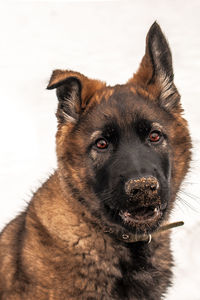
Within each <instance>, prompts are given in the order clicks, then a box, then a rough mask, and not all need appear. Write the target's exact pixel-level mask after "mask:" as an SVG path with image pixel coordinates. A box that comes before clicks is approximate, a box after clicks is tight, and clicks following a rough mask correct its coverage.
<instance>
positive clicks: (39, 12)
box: [0, 0, 200, 300]
mask: <svg viewBox="0 0 200 300" xmlns="http://www.w3.org/2000/svg"><path fill="white" fill-rule="evenodd" d="M155 20H157V21H158V22H159V24H160V25H161V27H162V29H163V31H164V33H165V34H166V36H167V38H168V40H169V43H170V46H171V50H172V54H173V60H174V71H175V83H176V85H177V87H178V89H179V91H180V93H181V95H182V103H183V106H184V108H185V117H186V118H187V119H188V121H189V125H190V130H191V134H192V138H193V144H194V149H193V152H194V154H193V162H192V166H191V171H190V173H189V176H188V177H187V179H186V180H185V183H184V184H183V186H182V189H181V192H180V193H179V197H178V199H177V206H176V209H175V210H174V212H173V215H172V218H171V219H172V221H178V220H184V221H185V225H184V228H179V229H174V230H173V236H172V247H173V251H174V256H175V261H176V267H175V268H174V273H175V275H174V285H173V287H172V288H170V289H169V293H168V295H167V296H166V299H168V300H200V255H199V253H200V197H199V194H200V182H199V181H200V168H199V165H200V154H199V152H200V137H199V130H200V1H198V0H190V1H187V2H186V3H184V1H183V0H174V1H172V0H171V1H170V0H168V1H160V0H151V1H145V0H136V1H134V0H133V1H124V0H123V1H88V2H86V1H71V2H70V1H56V0H55V1H39V0H38V1H12V2H11V1H0V101H1V102H0V129H1V146H0V229H2V228H3V226H4V225H5V224H6V223H7V222H8V221H9V220H11V219H12V218H13V217H15V215H16V214H17V213H19V212H20V211H21V210H22V209H23V208H24V207H26V205H27V204H26V203H27V202H28V201H29V199H30V198H31V194H32V192H34V191H35V190H36V189H37V187H38V186H39V185H40V184H41V182H43V181H44V180H45V179H46V178H47V177H48V175H49V174H50V173H51V172H52V171H53V169H54V168H56V157H55V138H54V136H55V132H56V118H55V115H54V114H55V111H56V105H57V100H56V97H55V92H54V91H47V90H46V89H45V88H46V86H47V83H48V80H49V77H50V75H51V72H52V70H53V69H56V68H61V69H72V70H75V71H79V72H82V73H84V74H85V75H86V76H89V77H92V78H97V79H102V80H105V81H107V83H108V84H116V83H124V82H126V81H127V79H129V78H130V77H131V76H132V73H133V72H135V71H136V69H137V68H138V65H139V62H140V60H141V58H142V56H143V54H144V46H145V36H146V33H147V31H148V29H149V27H150V25H151V24H152V23H153V22H154V21H155ZM155 300H156V299H155Z"/></svg>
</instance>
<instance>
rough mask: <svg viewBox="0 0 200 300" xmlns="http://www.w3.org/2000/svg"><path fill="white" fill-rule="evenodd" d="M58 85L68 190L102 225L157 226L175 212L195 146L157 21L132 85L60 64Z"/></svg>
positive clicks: (54, 84) (54, 81) (54, 82)
mask: <svg viewBox="0 0 200 300" xmlns="http://www.w3.org/2000/svg"><path fill="white" fill-rule="evenodd" d="M53 88H56V90H57V96H58V100H59V106H58V111H57V118H58V132H57V156H58V166H59V168H58V169H59V176H60V179H61V181H62V184H63V189H64V190H65V187H67V190H68V191H69V189H70V191H71V193H72V194H73V195H74V198H76V199H77V200H78V201H79V202H80V203H81V205H82V207H83V208H84V209H85V211H87V214H90V215H91V216H92V218H93V220H95V221H94V222H97V223H99V224H100V225H101V226H103V227H105V226H111V227H114V228H115V229H116V230H121V229H126V230H128V231H129V232H136V233H144V232H148V233H149V232H152V231H154V230H155V229H156V228H157V227H158V226H159V225H160V224H161V222H162V221H163V220H164V219H166V218H168V216H169V213H170V211H171V209H172V207H173V202H174V200H175V196H176V193H177V191H178V189H179V186H180V184H181V182H182V180H183V178H184V176H185V174H186V172H187V170H188V167H189V161H190V148H191V144H190V136H189V132H188V129H187V123H186V121H185V120H184V119H183V118H182V116H181V114H182V108H181V104H180V95H179V93H178V91H177V89H176V87H175V85H174V82H173V69H172V58H171V52H170V49H169V46H168V43H167V41H166V39H165V37H164V35H163V33H162V31H161V29H160V27H159V26H158V24H157V23H154V24H153V25H152V27H151V28H150V30H149V32H148V35H147V39H146V52H145V55H144V57H143V59H142V62H141V64H140V67H139V70H138V71H137V73H136V74H134V76H133V77H132V78H131V79H130V80H129V81H128V82H127V84H125V85H117V86H114V87H110V86H106V84H105V83H103V82H101V81H98V80H91V79H88V78H87V77H85V76H84V75H82V74H80V73H77V72H72V71H61V70H56V71H54V72H53V75H52V77H51V79H50V82H49V85H48V89H53Z"/></svg>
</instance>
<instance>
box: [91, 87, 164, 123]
mask: <svg viewBox="0 0 200 300" xmlns="http://www.w3.org/2000/svg"><path fill="white" fill-rule="evenodd" d="M96 99H97V101H94V102H93V106H92V107H91V110H90V126H91V124H94V125H97V127H99V128H100V127H101V124H102V126H104V124H105V123H111V122H112V123H117V124H118V125H119V126H120V127H123V126H126V125H129V124H132V123H134V122H137V121H139V120H149V121H150V122H155V121H158V122H159V119H160V122H161V123H162V121H163V116H162V115H163V114H164V115H165V112H162V109H161V108H160V107H159V106H158V105H157V104H156V102H155V101H153V100H151V99H148V98H147V97H144V96H142V95H140V94H139V93H137V91H136V90H134V89H131V88H130V87H129V86H127V85H124V86H123V85H118V86H116V87H114V88H108V89H105V90H103V91H102V92H101V93H98V97H97V98H96ZM96 99H95V100H96ZM91 119H93V121H92V120H91ZM91 121H92V123H91Z"/></svg>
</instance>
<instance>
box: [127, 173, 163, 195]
mask: <svg viewBox="0 0 200 300" xmlns="http://www.w3.org/2000/svg"><path fill="white" fill-rule="evenodd" d="M158 189H159V182H158V180H157V179H156V178H155V177H153V176H149V177H140V178H136V179H129V180H128V181H127V182H126V183H125V192H126V194H127V195H129V196H134V195H137V194H140V193H145V194H146V193H150V194H152V193H155V194H156V193H157V191H158Z"/></svg>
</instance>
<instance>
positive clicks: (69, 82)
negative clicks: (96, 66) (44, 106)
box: [47, 70, 105, 123]
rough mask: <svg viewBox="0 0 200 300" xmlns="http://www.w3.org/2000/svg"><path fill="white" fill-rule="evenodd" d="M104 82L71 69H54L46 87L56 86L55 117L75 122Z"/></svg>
mask: <svg viewBox="0 0 200 300" xmlns="http://www.w3.org/2000/svg"><path fill="white" fill-rule="evenodd" d="M104 86H105V83H103V82H101V81H98V80H93V79H89V78H87V77H86V76H84V75H82V74H80V73H78V72H73V71H68V70H66V71H63V70H55V71H53V74H52V76H51V79H50V81H49V84H48V86H47V89H49V90H50V89H54V88H56V94H57V97H58V100H59V105H58V111H57V117H58V120H59V121H60V122H61V123H63V122H76V121H77V120H78V118H79V115H80V114H81V112H82V111H83V110H84V108H85V107H86V105H87V104H88V102H89V100H90V98H91V97H92V96H93V95H94V93H95V92H96V91H97V90H99V89H101V88H102V87H104Z"/></svg>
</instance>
